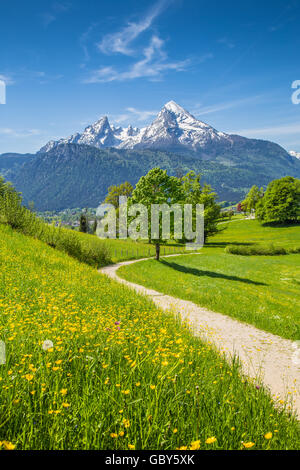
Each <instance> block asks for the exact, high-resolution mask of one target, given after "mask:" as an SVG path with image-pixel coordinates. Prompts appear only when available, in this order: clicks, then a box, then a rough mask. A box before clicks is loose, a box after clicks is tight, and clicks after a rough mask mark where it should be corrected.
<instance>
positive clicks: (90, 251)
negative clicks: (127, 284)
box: [0, 179, 111, 267]
mask: <svg viewBox="0 0 300 470" xmlns="http://www.w3.org/2000/svg"><path fill="white" fill-rule="evenodd" d="M0 223H4V224H7V225H9V226H10V227H11V228H13V229H14V230H17V231H19V232H21V233H23V234H24V235H28V236H31V237H34V238H37V239H39V240H41V241H43V242H45V243H47V245H49V246H51V247H52V248H56V249H57V250H60V251H63V252H65V253H67V254H68V255H70V256H72V257H73V258H76V259H77V260H79V261H81V262H84V263H87V264H89V265H91V266H94V267H100V266H104V265H106V264H109V263H110V262H111V256H110V250H109V247H108V246H107V245H105V244H104V243H101V241H100V240H99V239H98V238H96V237H88V236H86V237H82V236H80V234H79V233H77V232H74V231H72V230H68V229H64V228H61V227H54V226H51V225H48V224H46V223H45V222H44V221H43V220H42V219H40V218H38V217H37V216H36V215H35V214H34V213H32V212H31V211H29V210H28V209H26V208H25V207H24V206H22V198H21V196H20V194H19V193H17V192H16V191H15V189H14V188H13V187H12V186H11V185H10V184H8V183H4V181H3V180H1V179H0Z"/></svg>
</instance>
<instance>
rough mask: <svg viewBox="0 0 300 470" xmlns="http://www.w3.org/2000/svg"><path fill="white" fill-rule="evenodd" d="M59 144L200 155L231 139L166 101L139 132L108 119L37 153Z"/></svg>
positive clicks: (225, 143) (48, 145)
mask: <svg viewBox="0 0 300 470" xmlns="http://www.w3.org/2000/svg"><path fill="white" fill-rule="evenodd" d="M60 144H84V145H90V146H93V147H96V148H107V147H115V148H124V149H134V148H142V149H155V150H157V149H160V150H161V149H164V150H167V151H177V152H181V153H186V152H187V151H188V152H191V151H193V152H199V151H200V152H202V151H203V150H205V149H207V148H210V149H212V148H214V147H215V148H216V149H217V148H219V147H222V146H223V147H224V146H225V147H230V146H231V145H232V138H231V136H229V135H227V134H225V133H223V132H218V131H217V130H216V129H214V128H213V127H211V126H209V125H208V124H206V123H204V122H202V121H199V120H198V119H196V118H195V117H194V116H192V114H190V113H189V112H188V111H186V110H185V109H183V108H182V107H181V106H179V105H178V104H176V103H175V102H174V101H170V102H168V103H167V104H166V105H165V106H164V107H163V108H162V110H161V111H160V113H159V114H158V116H157V117H156V119H155V120H154V121H153V122H152V124H150V125H149V126H147V127H144V128H142V129H138V128H137V127H132V126H129V127H127V128H122V127H116V126H113V125H110V123H109V121H108V118H107V116H104V117H102V118H101V119H100V120H99V121H97V122H96V123H95V124H93V125H91V126H88V127H87V128H86V129H85V130H84V132H83V133H82V134H78V133H77V134H74V135H72V136H70V137H68V138H66V139H60V140H58V141H50V142H48V144H46V145H45V146H44V147H43V148H41V150H40V152H41V153H44V152H48V151H49V150H51V149H53V148H54V147H56V146H57V145H60Z"/></svg>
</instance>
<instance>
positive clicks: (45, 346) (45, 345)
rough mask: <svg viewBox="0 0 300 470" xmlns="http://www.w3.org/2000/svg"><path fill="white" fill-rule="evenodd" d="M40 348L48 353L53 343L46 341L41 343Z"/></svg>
mask: <svg viewBox="0 0 300 470" xmlns="http://www.w3.org/2000/svg"><path fill="white" fill-rule="evenodd" d="M42 348H43V350H44V351H48V349H52V348H53V343H52V341H50V339H46V341H44V342H43V345H42Z"/></svg>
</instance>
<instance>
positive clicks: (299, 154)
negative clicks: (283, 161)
mask: <svg viewBox="0 0 300 470" xmlns="http://www.w3.org/2000/svg"><path fill="white" fill-rule="evenodd" d="M289 154H290V155H291V156H292V157H295V158H298V160H300V153H299V152H295V151H294V150H291V151H290V152H289Z"/></svg>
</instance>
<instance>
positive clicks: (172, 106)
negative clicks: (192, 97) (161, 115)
mask: <svg viewBox="0 0 300 470" xmlns="http://www.w3.org/2000/svg"><path fill="white" fill-rule="evenodd" d="M163 109H167V110H168V111H171V112H172V113H174V114H190V113H189V112H188V111H186V110H185V109H184V108H182V107H181V106H179V104H177V103H176V102H175V101H173V100H171V101H168V103H166V104H165V105H164V107H163Z"/></svg>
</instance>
